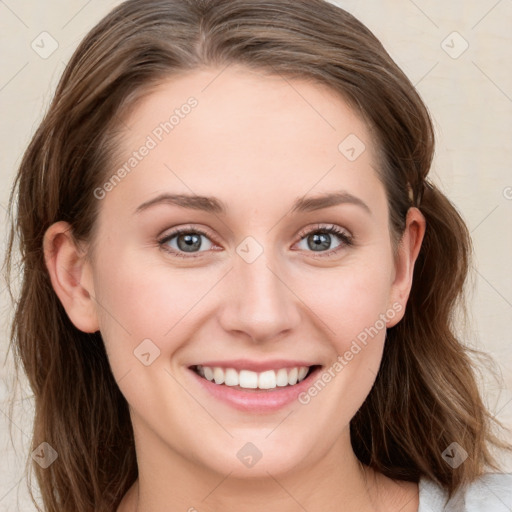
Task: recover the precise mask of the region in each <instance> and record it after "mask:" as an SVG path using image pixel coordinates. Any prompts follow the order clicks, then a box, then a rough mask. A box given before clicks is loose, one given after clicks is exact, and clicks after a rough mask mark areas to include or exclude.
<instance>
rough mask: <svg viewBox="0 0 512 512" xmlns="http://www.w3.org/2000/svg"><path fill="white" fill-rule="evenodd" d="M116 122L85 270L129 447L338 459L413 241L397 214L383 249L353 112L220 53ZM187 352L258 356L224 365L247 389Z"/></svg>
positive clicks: (272, 458) (366, 150) (252, 466)
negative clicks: (395, 232)
mask: <svg viewBox="0 0 512 512" xmlns="http://www.w3.org/2000/svg"><path fill="white" fill-rule="evenodd" d="M172 116H174V117H172ZM124 126H125V135H124V140H123V143H122V147H121V151H120V157H119V160H118V161H117V162H116V163H115V166H113V167H112V169H111V175H114V174H115V175H116V177H115V178H112V179H111V180H110V185H109V184H108V183H107V184H106V185H105V186H104V187H102V188H101V189H96V191H95V196H96V197H97V199H96V200H98V201H99V203H100V204H99V206H100V213H99V217H98V225H97V228H98V230H97V234H96V238H95V249H94V255H93V259H92V263H91V266H90V267H87V268H88V270H87V271H86V272H85V273H84V274H82V284H83V285H84V286H85V287H86V288H87V289H88V290H89V292H90V294H91V296H92V297H93V298H94V308H95V314H96V316H97V328H99V329H100V331H101V334H102V337H103V339H104V342H105V345H106V349H107V352H108V357H109V360H110V364H111V368H112V371H113V374H114V376H115V378H116V380H117V382H118V385H119V388H120V389H121V391H122V393H123V394H124V396H125V397H126V399H127V401H128V403H129V405H130V410H131V417H132V422H133V426H134V431H135V436H136V442H137V447H138V453H139V457H146V458H147V460H152V461H155V460H158V457H160V458H162V457H163V455H162V454H163V453H165V454H166V455H165V456H169V455H170V454H172V456H173V457H178V458H182V459H183V460H186V461H188V462H189V463H191V464H193V465H197V466H198V467H202V468H208V469H211V470H214V471H216V472H219V473H222V474H224V475H225V474H227V473H228V472H230V471H231V472H232V473H231V474H232V475H240V476H250V477H255V476H261V475H263V476H266V475H267V473H266V472H267V471H268V472H270V473H271V474H277V473H278V472H284V471H287V470H291V469H294V470H300V469H301V468H308V467H311V465H312V464H314V463H315V461H319V460H325V457H327V458H328V457H329V456H330V454H336V456H339V454H340V453H343V450H346V449H347V447H348V446H349V434H348V425H349V422H350V420H351V418H352V417H353V416H354V414H355V413H356V411H357V409H358V408H359V407H360V406H361V404H362V403H363V401H364V399H365V397H366V396H367V395H368V393H369V391H370V389H371V386H372V384H373V382H374V380H375V377H376V374H377V371H378V368H379V364H380V361H381V356H382V351H383V347H384V339H385V327H386V326H387V327H390V326H392V325H394V324H395V323H397V322H398V321H399V319H400V318H401V317H402V315H403V312H404V309H405V302H406V298H407V294H408V291H409V286H410V279H411V272H412V264H413V262H414V259H415V250H416V249H414V247H417V243H416V245H415V242H414V232H413V231H414V229H413V228H414V222H412V224H411V223H408V228H407V232H406V234H407V237H409V238H407V240H409V239H410V240H412V242H410V243H409V245H407V244H405V246H404V247H406V248H405V249H404V250H403V251H402V252H399V256H398V257H397V258H395V257H394V256H393V250H392V245H391V239H390V231H389V225H388V206H387V199H386V194H385V190H384V187H383V185H382V184H381V182H380V181H379V179H378V177H377V172H376V167H377V166H378V164H379V162H378V161H376V159H375V156H374V147H373V145H372V141H371V139H370V136H369V132H368V131H367V129H366V128H365V125H364V124H363V123H362V121H361V120H360V119H359V117H357V116H356V115H355V114H354V113H353V111H352V110H351V109H350V108H348V106H347V104H346V103H345V102H343V101H342V100H341V99H340V98H339V97H338V96H337V95H335V94H334V93H333V92H331V91H330V90H328V89H326V88H324V87H322V86H320V85H318V84H313V83H311V82H307V81H297V80H289V79H286V80H285V79H284V78H280V77H268V76H263V75H260V74H258V73H256V72H254V71H249V70H246V69H244V68H241V67H236V66H231V67H228V68H227V69H225V70H224V71H222V69H220V68H219V69H204V70H201V71H194V72H191V73H190V74H188V75H182V76H180V77H179V78H173V79H169V80H168V81H167V82H165V83H163V84H161V85H160V86H159V87H158V88H157V89H155V90H154V91H153V92H152V93H151V94H150V95H149V96H147V97H146V98H145V99H144V100H143V101H142V102H141V103H139V104H138V105H137V107H136V108H135V109H134V110H133V111H132V112H131V113H130V115H129V116H128V117H127V118H126V119H125V124H124ZM144 148H145V149H144ZM123 166H124V172H123V171H119V169H122V168H123ZM109 176H110V175H109ZM176 195H177V196H179V197H178V198H174V200H173V199H172V196H176ZM331 195H333V196H332V197H330V196H331ZM198 196H201V197H208V198H210V200H206V199H199V198H198ZM327 196H329V198H327ZM157 198H159V199H158V200H156V201H155V199H157ZM322 198H323V199H322ZM416 225H417V222H416ZM411 226H412V227H411ZM332 227H334V229H335V230H337V231H338V233H329V232H328V231H327V232H326V231H322V230H326V229H330V228H332ZM178 228H179V229H181V230H184V231H185V234H181V235H175V234H174V233H175V230H176V229H178ZM418 233H420V235H421V229H420V230H419V231H418ZM416 238H417V237H416ZM420 238H421V236H420ZM420 241H421V240H420ZM408 247H409V248H408ZM92 330H94V329H92ZM266 363H268V364H266ZM196 365H202V366H218V367H225V368H233V367H234V368H238V369H239V370H258V369H260V370H261V371H260V372H258V373H259V374H261V373H262V372H263V370H265V372H264V375H259V374H257V375H256V376H255V375H254V373H251V372H249V373H247V372H246V371H245V372H244V371H242V372H241V373H240V374H239V373H237V372H231V371H230V372H228V373H229V378H228V380H229V382H230V384H233V383H234V382H235V381H236V378H237V377H238V378H239V379H242V386H243V387H244V388H245V390H243V389H240V388H239V387H237V386H234V385H226V384H220V383H215V381H214V382H213V383H212V382H208V381H207V380H206V379H205V378H203V377H201V376H199V375H198V374H197V373H196V372H195V371H194V370H193V369H192V368H193V367H194V366H196ZM265 365H266V366H265ZM313 365H317V366H321V367H322V368H320V369H319V370H318V369H317V370H316V372H315V373H314V374H313V375H311V376H309V377H307V378H306V379H305V380H304V381H302V382H301V383H299V384H298V385H295V386H290V385H288V386H281V385H278V386H277V387H276V388H275V389H259V388H258V389H254V388H249V389H247V388H246V386H251V385H254V384H252V383H253V382H258V384H259V385H261V386H262V387H266V386H270V387H272V385H273V384H274V382H273V381H272V374H274V375H276V377H277V378H278V381H279V382H280V383H281V384H283V383H284V382H285V381H284V380H281V379H286V378H291V379H292V382H293V378H294V375H293V374H294V370H292V371H291V372H290V374H289V373H288V372H284V371H283V370H290V369H291V368H294V367H300V366H306V367H309V366H313ZM269 370H275V372H271V371H270V372H269ZM279 370H281V371H279ZM204 371H205V375H207V376H208V375H209V370H204ZM221 375H222V372H219V370H216V373H215V378H216V379H217V380H218V379H221V378H222V377H221ZM226 376H227V374H226ZM210 377H211V375H210ZM246 377H247V380H246ZM301 377H302V374H301ZM329 377H330V378H329ZM231 379H235V381H232V380H231ZM258 379H260V380H259V381H258ZM219 382H220V381H219ZM238 382H239V381H238ZM315 390H316V391H315ZM333 448H334V449H333ZM141 454H142V455H141ZM157 454H160V455H157ZM151 457H153V458H151ZM139 462H140V460H139Z"/></svg>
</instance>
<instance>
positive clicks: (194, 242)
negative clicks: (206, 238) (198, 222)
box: [178, 234, 201, 252]
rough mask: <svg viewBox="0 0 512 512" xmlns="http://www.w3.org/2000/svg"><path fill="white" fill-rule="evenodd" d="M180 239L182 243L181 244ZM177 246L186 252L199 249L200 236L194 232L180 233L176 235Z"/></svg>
mask: <svg viewBox="0 0 512 512" xmlns="http://www.w3.org/2000/svg"><path fill="white" fill-rule="evenodd" d="M181 241H183V242H184V243H183V244H182V243H181ZM178 247H179V248H180V249H181V250H184V251H188V252H191V250H194V249H199V248H200V247H201V236H200V235H195V234H187V235H181V236H179V237H178Z"/></svg>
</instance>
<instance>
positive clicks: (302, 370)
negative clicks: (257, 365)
mask: <svg viewBox="0 0 512 512" xmlns="http://www.w3.org/2000/svg"><path fill="white" fill-rule="evenodd" d="M308 370H309V367H308V366H298V367H295V368H281V369H279V370H267V371H265V372H261V373H257V372H253V371H250V370H240V371H239V372H238V371H237V370H235V369H234V368H220V367H218V366H215V367H213V368H212V367H210V366H201V365H198V366H197V372H198V373H199V375H201V376H202V377H204V378H205V379H208V380H210V381H215V384H225V385H226V386H240V387H241V388H250V389H255V388H259V389H272V388H275V387H276V386H281V387H282V386H288V385H290V386H293V385H294V384H297V382H300V381H301V380H304V378H305V377H306V374H307V373H308Z"/></svg>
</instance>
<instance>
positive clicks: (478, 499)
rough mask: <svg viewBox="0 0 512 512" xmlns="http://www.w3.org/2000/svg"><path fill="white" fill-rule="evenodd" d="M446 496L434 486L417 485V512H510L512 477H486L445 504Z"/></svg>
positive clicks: (423, 480)
mask: <svg viewBox="0 0 512 512" xmlns="http://www.w3.org/2000/svg"><path fill="white" fill-rule="evenodd" d="M447 498H448V493H447V492H446V491H445V490H444V489H443V488H442V487H441V486H439V485H438V484H437V483H435V482H433V481H432V480H429V479H427V478H424V477H422V478H421V479H420V481H419V508H418V512H509V511H510V510H512V473H485V474H484V475H482V476H480V477H479V478H477V479H476V480H475V481H473V482H472V483H471V484H469V485H467V486H465V487H463V488H461V489H459V490H458V491H457V493H456V494H455V495H454V496H452V498H451V499H450V500H449V501H447Z"/></svg>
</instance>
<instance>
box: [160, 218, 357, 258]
mask: <svg viewBox="0 0 512 512" xmlns="http://www.w3.org/2000/svg"><path fill="white" fill-rule="evenodd" d="M315 233H322V234H329V235H336V236H337V237H338V238H339V239H340V240H341V244H340V245H339V246H338V247H336V248H335V249H332V250H330V251H325V252H322V251H320V252H319V253H318V255H315V256H314V257H317V258H318V257H320V258H325V257H328V256H330V255H332V254H334V253H337V252H338V251H340V250H341V249H343V248H344V247H351V246H352V245H353V244H354V242H353V237H352V236H351V235H348V234H347V233H346V232H345V231H342V230H341V229H339V228H338V227H337V226H335V225H332V226H329V227H321V226H320V225H318V226H317V228H315V229H311V230H309V231H308V230H306V231H301V232H300V233H299V238H300V240H299V241H301V240H302V239H303V238H305V237H306V236H308V235H312V234H315ZM183 234H187V235H190V234H198V235H203V236H205V237H206V238H208V239H211V236H210V235H209V234H208V233H206V231H203V230H202V229H199V228H177V229H175V230H174V231H173V232H172V233H169V234H168V235H166V236H165V237H163V238H161V239H159V240H158V245H159V246H160V247H161V248H162V249H163V250H164V251H166V252H167V253H169V254H170V255H171V256H175V257H178V258H197V257H200V256H201V252H199V253H195V254H194V253H188V254H187V253H184V252H178V251H176V250H174V249H169V247H168V246H166V244H167V242H169V241H170V240H172V239H173V238H175V237H177V236H179V235H183ZM203 252H204V251H203ZM310 252H314V251H310Z"/></svg>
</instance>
